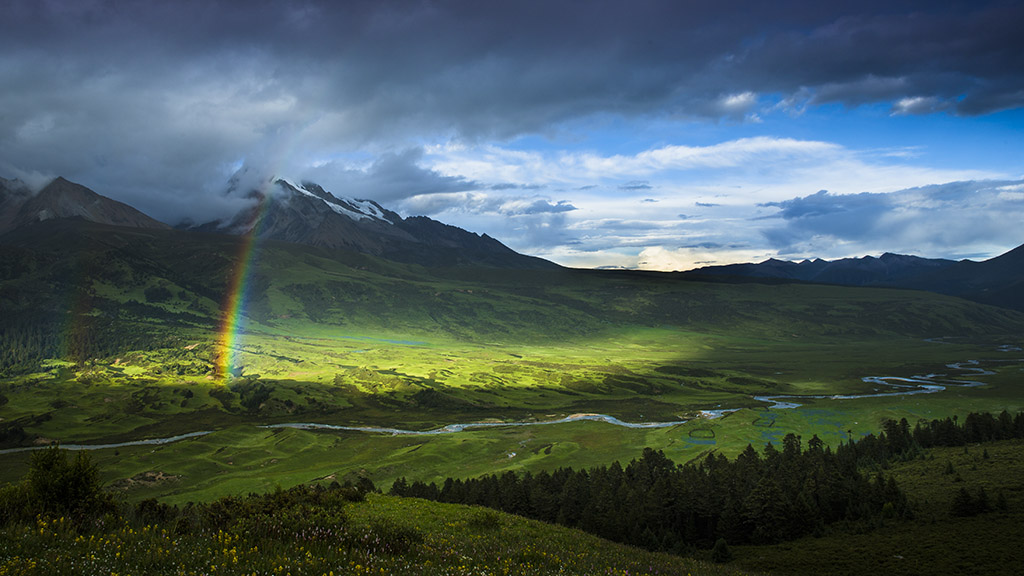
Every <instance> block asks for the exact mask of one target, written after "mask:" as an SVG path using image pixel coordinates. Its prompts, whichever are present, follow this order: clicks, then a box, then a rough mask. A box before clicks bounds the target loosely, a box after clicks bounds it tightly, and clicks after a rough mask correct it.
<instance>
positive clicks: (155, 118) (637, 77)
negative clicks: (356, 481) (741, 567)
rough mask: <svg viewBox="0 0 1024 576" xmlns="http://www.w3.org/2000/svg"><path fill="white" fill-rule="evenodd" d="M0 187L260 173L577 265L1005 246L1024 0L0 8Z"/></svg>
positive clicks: (208, 208)
mask: <svg viewBox="0 0 1024 576" xmlns="http://www.w3.org/2000/svg"><path fill="white" fill-rule="evenodd" d="M0 13H2V15H3V17H2V18H0V87H2V88H0V177H5V178H8V179H10V178H20V179H22V180H23V181H25V182H27V183H28V184H29V185H30V186H35V187H37V188H38V187H41V186H42V185H45V183H46V182H47V181H48V179H51V178H53V177H55V176H58V175H59V176H63V177H65V178H67V179H69V180H72V181H74V182H78V183H80V184H83V185H85V186H88V187H89V188H91V189H93V190H95V191H96V192H99V193H100V194H104V195H106V196H109V197H111V198H114V199H117V200H120V201H122V202H126V203H129V204H131V205H133V206H135V207H136V208H139V209H140V210H142V211H144V212H146V213H147V214H149V215H151V216H153V217H155V218H157V219H160V220H163V221H165V222H168V223H171V224H175V223H178V222H180V221H182V220H186V219H187V220H191V221H194V222H206V221H210V220H213V219H215V218H220V217H224V216H227V215H230V214H231V213H233V212H234V211H236V210H238V209H239V208H241V207H242V205H243V204H244V202H246V200H244V199H242V198H239V197H234V196H232V195H230V194H226V193H225V191H226V189H227V183H228V180H229V179H230V177H231V176H232V175H233V174H234V173H236V171H238V170H239V169H241V168H243V167H244V168H246V169H247V170H249V171H250V173H260V174H265V175H266V176H267V177H270V176H279V177H285V178H288V179H291V180H293V181H296V180H309V181H313V182H317V183H319V184H320V185H322V186H323V187H324V188H326V189H327V190H329V191H331V192H332V193H334V194H335V195H337V196H343V197H355V198H367V199H372V200H376V201H377V202H379V203H380V204H382V205H383V206H385V207H386V208H389V209H392V210H394V211H396V212H398V213H400V214H402V215H403V216H412V215H426V216H430V217H431V218H434V219H437V220H440V221H442V222H445V223H448V224H453V225H457V226H460V227H462V228H465V229H467V230H470V231H473V232H476V233H481V234H482V233H486V234H488V235H490V236H492V237H494V238H497V239H498V240H500V241H502V242H503V243H505V244H506V245H508V246H509V247H511V248H513V249H515V250H517V251H519V252H523V253H526V254H531V255H536V256H541V257H544V258H548V259H550V260H553V261H555V262H558V263H560V264H563V265H567V266H574V267H586V268H592V267H626V268H644V269H659V270H685V269H690V268H694V267H698V266H704V265H711V264H727V263H734V262H750V261H755V262H756V261H761V260H764V259H767V258H781V259H788V260H800V259H804V258H814V257H821V258H827V259H832V258H842V257H856V256H863V255H876V256H877V255H880V254H882V253H884V252H896V253H904V254H917V255H921V256H927V257H944V258H956V259H960V258H971V259H984V258H989V257H992V256H996V255H998V254H1000V253H1002V252H1005V251H1006V250H1009V249H1011V248H1014V247H1016V246H1018V245H1020V244H1022V243H1024V226H1021V224H1022V223H1024V162H1022V157H1024V155H1022V151H1024V34H1021V33H1020V30H1021V29H1022V28H1024V3H1021V2H942V1H928V2H899V1H893V0H888V1H885V2H874V1H872V0H858V1H856V2H846V1H843V0H837V1H831V0H830V1H828V2H822V1H820V0H818V1H814V2H792V1H785V0H775V1H772V2H765V1H757V2H754V1H747V2H736V1H728V0H722V1H718V2H704V1H683V0H664V1H658V0H631V1H628V2H626V1H623V2H609V1H601V0H594V1H558V0H538V1H529V0H526V1H523V0H517V1H515V2H505V1H502V2H497V1H495V2H491V1H481V0H466V1H451V2H440V1H438V2H430V1H408V2H394V1H386V0H368V1H365V2H362V1H357V0H351V1H345V2H327V1H308V2H301V1H292V2H282V1H266V0H262V1H261V0H252V1H245V2H242V1H236V2H225V1H220V2H218V1H215V0H212V1H211V0H179V1H175V2H156V1H150V2H144V1H130V0H129V1H116V2H114V1H102V0H66V1H53V0H51V1H47V0H26V1H22V0H0Z"/></svg>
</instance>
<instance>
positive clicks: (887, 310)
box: [0, 219, 1024, 502]
mask: <svg viewBox="0 0 1024 576" xmlns="http://www.w3.org/2000/svg"><path fill="white" fill-rule="evenodd" d="M3 242H4V248H3V252H2V260H0V262H2V265H0V270H2V271H3V280H2V284H0V301H2V302H3V307H4V316H5V322H4V325H3V330H4V342H5V350H4V359H5V363H4V370H5V372H6V374H7V377H6V378H5V380H4V381H3V384H2V388H0V394H2V395H3V405H2V407H0V413H2V415H3V416H2V417H3V418H4V420H3V421H2V422H0V425H2V437H0V439H2V441H3V443H4V447H5V448H6V449H21V448H26V447H28V448H30V447H32V446H34V445H38V444H40V443H46V442H50V441H59V442H61V443H64V444H89V445H92V444H96V445H102V444H110V443H121V442H126V441H136V440H143V439H147V438H165V437H171V436H176V435H180V434H188V433H194V432H209V434H205V435H202V436H197V437H192V438H188V439H184V440H181V441H180V442H173V443H169V444H162V445H158V446H155V447H154V446H145V445H144V446H137V445H128V446H123V447H117V448H111V449H106V450H97V451H96V453H95V454H96V458H97V461H98V462H100V463H101V464H102V468H103V469H104V470H106V471H107V473H108V474H109V478H108V480H110V481H116V480H119V479H120V480H123V479H132V478H143V479H144V478H158V479H159V480H158V481H153V482H128V483H122V484H119V485H122V486H124V490H126V493H127V494H128V495H129V497H131V498H142V497H149V496H161V497H164V498H167V499H168V500H169V501H177V502H184V501H187V500H193V499H197V498H198V499H205V498H211V497H217V496H223V495H227V494H231V493H235V492H239V491H247V490H266V489H270V488H273V487H274V486H275V485H284V486H288V485H293V484H296V483H299V482H304V481H308V480H310V479H314V478H321V477H330V476H334V477H345V476H346V475H348V476H351V475H359V474H362V475H365V476H367V477H369V478H371V479H372V480H374V481H375V482H378V483H381V482H383V483H385V484H386V483H387V482H390V481H391V480H392V479H394V478H395V477H397V476H399V475H403V476H406V477H409V478H410V479H422V480H440V479H442V478H444V477H446V476H451V475H456V476H473V475H479V474H483V473H491V472H496V471H502V470H538V469H545V468H552V467H557V466H560V465H575V466H584V465H590V464H598V463H603V462H608V461H611V460H615V459H623V460H626V459H629V458H631V457H634V456H635V455H636V454H638V453H639V451H640V450H642V448H644V447H646V446H650V447H655V448H659V449H664V450H665V451H666V453H667V454H669V455H670V456H671V457H672V458H673V459H675V460H677V461H686V460H689V459H691V458H694V457H697V456H699V455H700V454H702V453H704V452H706V451H708V450H716V451H722V452H723V453H726V454H735V453H738V452H739V451H740V450H741V449H742V448H743V447H744V446H745V445H746V444H747V443H748V442H749V443H754V444H762V443H764V442H766V441H773V440H775V441H777V440H779V439H781V437H782V436H783V435H785V433H787V432H789V431H794V432H796V433H803V434H806V435H808V436H809V435H810V434H811V433H817V434H819V436H821V437H822V438H823V439H825V440H826V441H827V442H832V443H834V442H838V441H839V440H841V439H843V438H845V437H847V436H848V435H849V434H850V433H853V434H857V433H859V432H860V431H869V430H873V429H874V428H876V427H877V424H878V421H879V419H880V418H882V417H886V416H887V417H897V418H898V417H904V416H905V417H908V418H911V419H916V418H928V417H934V416H940V415H943V416H944V415H947V414H949V413H951V412H954V413H955V412H957V411H966V410H991V411H999V410H1002V409H1009V410H1011V411H1012V410H1017V409H1019V408H1020V407H1021V406H1022V401H1021V395H1020V393H1019V388H1018V387H1017V386H1018V384H1019V378H1020V376H1019V374H1020V367H1021V365H1022V363H1021V360H1020V356H1021V355H1020V354H1019V353H1016V354H1015V353H1014V352H1013V351H1011V350H1013V348H1014V347H1019V346H1020V344H1021V341H1020V334H1022V333H1024V330H1022V326H1024V315H1022V314H1020V313H1018V312H1014V311H1010V310H1006V309H1001V308H994V307H989V306H983V305H979V304H975V303H971V302H968V301H965V300H961V299H958V298H953V297H948V296H941V295H936V294H932V293H927V292H915V291H907V290H887V289H867V288H849V287H837V286H821V285H807V284H759V283H723V282H702V281H694V280H692V279H688V278H685V277H684V276H682V275H678V274H658V273H640V272H611V271H582V270H569V269H551V270H508V269H500V268H484V267H457V268H427V267H423V266H418V265H414V264H406V263H401V262H395V261H389V260H384V259H379V258H375V257H372V256H369V255H365V254H358V253H354V252H350V251H345V250H336V249H335V250H332V249H326V248H316V247H309V246H304V245H299V244H294V243H286V242H278V241H273V240H265V241H258V242H256V243H255V245H254V246H253V245H250V244H248V239H247V238H245V237H238V236H230V235H221V234H203V233H197V232H185V231H179V230H164V229H142V228H133V229H129V228H124V227H112V226H108V225H103V224H96V223H90V222H85V221H82V220H80V219H66V220H53V221H49V222H43V223H39V224H36V225H33V226H30V227H25V228H22V229H19V230H17V231H15V232H14V233H9V234H7V235H6V236H5V237H4V238H3ZM243 268H245V269H247V271H248V274H247V277H246V279H245V282H244V283H239V282H238V281H237V276H238V271H239V270H240V269H243ZM232 291H236V292H238V298H240V299H241V300H242V301H243V305H242V306H241V307H240V310H242V312H241V313H240V314H238V315H237V317H231V318H229V316H230V315H229V314H227V313H226V312H225V310H226V308H225V306H226V304H225V302H227V301H228V300H229V293H231V292H232ZM229 331H230V332H231V339H230V340H228V339H226V338H225V333H226V332H229ZM968 360H979V361H982V362H983V366H985V368H986V369H989V370H991V371H992V372H994V373H993V374H988V375H984V376H979V377H977V378H975V377H974V375H975V374H976V372H972V371H971V370H956V369H951V368H948V367H947V366H946V365H947V364H950V363H954V362H965V361H968ZM939 372H942V373H946V374H948V379H947V380H949V381H952V382H953V383H952V384H950V385H946V386H945V390H944V391H942V392H938V393H934V394H919V395H908V396H892V395H881V396H879V395H878V394H879V393H885V392H893V391H895V392H899V391H900V390H899V389H897V388H892V387H890V386H888V385H885V384H879V383H878V382H877V381H865V380H864V378H866V377H871V376H876V377H877V376H891V377H911V376H915V375H923V374H932V373H939ZM957 378H960V379H961V380H957ZM965 381H976V382H979V383H981V384H983V385H981V386H968V385H965V384H964V382H965ZM779 395H782V396H790V397H792V396H806V395H810V396H816V398H810V397H809V398H806V399H799V400H797V401H794V399H793V398H789V400H788V401H789V402H790V403H795V404H800V406H799V407H798V408H785V407H782V408H780V405H779V404H778V403H777V402H775V401H772V400H770V399H768V398H766V397H770V396H779ZM858 395H865V397H863V398H859V397H857V396H858ZM723 411H724V412H723ZM574 414H604V415H608V416H611V417H614V418H617V419H619V420H620V421H624V422H626V423H630V424H651V425H653V426H651V427H625V426H620V425H615V424H610V423H607V422H602V421H591V420H583V419H573V420H571V421H569V422H566V423H563V424H553V425H546V426H536V425H533V426H505V427H502V426H494V427H484V428H471V429H468V430H464V431H461V432H455V433H445V434H432V435H410V434H397V435H396V434H394V433H386V432H373V431H360V430H353V429H351V428H393V429H399V430H406V431H411V432H416V431H430V430H434V429H438V428H442V427H444V426H447V425H450V424H465V423H479V422H485V423H491V424H495V423H501V422H520V423H533V422H546V421H554V420H558V419H561V418H565V417H567V416H572V415H574ZM711 416H720V417H717V418H712V417H711ZM279 424H318V425H330V426H335V427H343V428H342V429H338V428H335V429H324V428H320V429H317V428H313V427H286V428H261V427H260V426H265V425H279ZM345 428H348V429H345ZM27 457H28V456H27V453H26V452H8V453H6V454H2V455H0V459H2V460H3V461H4V462H5V463H7V464H8V465H7V466H5V472H4V473H3V474H4V479H8V480H10V479H13V478H15V477H17V476H18V475H19V474H20V473H22V472H24V469H25V468H24V467H25V465H26V462H27ZM147 474H148V475H149V476H147Z"/></svg>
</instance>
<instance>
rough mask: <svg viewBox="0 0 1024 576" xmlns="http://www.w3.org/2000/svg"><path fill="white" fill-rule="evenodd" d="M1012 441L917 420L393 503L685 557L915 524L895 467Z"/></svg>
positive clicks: (980, 428)
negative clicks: (884, 524) (828, 439)
mask: <svg viewBox="0 0 1024 576" xmlns="http://www.w3.org/2000/svg"><path fill="white" fill-rule="evenodd" d="M1010 438H1024V412H1022V413H1018V414H1017V415H1016V416H1012V415H1010V414H1009V413H1008V412H1006V411H1004V412H1002V413H1001V414H999V415H997V416H994V415H992V414H990V413H971V414H968V415H967V416H966V417H965V418H963V419H962V420H960V419H958V418H957V417H955V416H954V417H950V418H945V419H937V420H932V421H922V422H919V423H917V424H916V425H915V426H914V427H913V428H911V427H910V425H909V423H908V422H907V420H906V419H902V420H900V421H895V420H884V421H883V422H882V431H881V432H880V433H879V434H878V435H875V434H868V435H866V436H864V437H862V438H860V439H852V438H851V439H849V440H848V441H846V442H841V443H840V444H839V445H838V446H837V447H836V448H835V450H833V449H832V448H831V447H829V446H826V445H825V443H824V442H823V441H822V440H821V439H819V438H818V437H817V436H816V435H815V436H814V437H812V438H811V439H810V441H808V442H807V446H806V447H804V446H803V444H802V441H801V438H800V437H799V436H796V435H794V434H788V435H786V436H785V437H784V438H783V440H782V443H781V450H780V449H779V448H777V447H776V446H775V445H773V444H771V443H769V444H767V445H765V446H764V448H763V449H762V450H761V451H758V450H755V449H754V448H753V446H751V445H748V446H747V447H746V449H744V450H743V452H741V453H740V454H739V455H738V456H737V457H736V458H735V459H733V460H729V459H727V458H726V457H725V456H723V455H721V454H708V455H707V456H706V457H704V458H702V459H700V460H698V461H695V462H691V463H687V464H683V465H679V464H676V463H674V462H673V461H671V460H670V459H669V458H668V457H666V456H665V454H664V453H663V452H661V451H655V450H652V449H650V448H647V449H645V450H644V451H643V454H642V455H641V456H640V458H639V459H635V460H633V461H631V462H629V463H628V464H627V465H626V466H622V465H621V464H620V463H618V462H616V463H614V464H612V465H610V466H599V467H595V468H589V469H585V470H574V469H572V468H559V469H557V470H554V471H553V472H548V471H541V472H538V473H532V472H524V473H522V474H516V473H514V472H505V473H503V474H491V475H487V476H482V477H479V478H470V479H455V478H448V479H446V480H445V481H444V482H443V483H442V484H441V485H440V486H438V485H437V484H436V483H430V484H426V483H423V482H420V481H415V482H409V481H408V480H407V479H405V478H399V479H398V480H396V481H395V483H394V484H393V485H392V487H391V490H390V493H391V494H395V495H400V496H411V497H418V498H425V499H429V500H435V501H441V502H451V503H459V504H474V505H480V506H487V507H490V508H495V509H499V510H503V511H505V512H510V513H513V514H519V515H522V516H526V517H529V518H534V519H538V520H543V521H545V522H552V523H557V524H562V525H565V526H569V527H573V528H579V529H582V530H585V531H587V532H591V533H593V534H597V535H598V536H602V537H604V538H608V539H610V540H614V541H617V542H623V543H627V544H632V545H635V546H641V547H644V548H647V549H651V550H663V551H671V552H677V553H680V552H686V551H689V550H692V549H694V548H709V547H711V546H712V544H714V543H715V542H716V541H718V540H720V539H724V540H725V541H727V542H729V543H731V544H742V543H753V544H763V543H773V542H779V541H783V540H791V539H795V538H799V537H801V536H805V535H808V534H821V533H824V532H825V531H826V530H828V529H830V527H832V526H835V525H844V526H846V527H849V528H852V529H869V528H870V527H872V526H874V525H876V524H878V523H879V522H880V521H881V520H882V519H885V518H895V517H909V516H911V515H912V510H911V507H910V505H909V503H908V501H907V497H906V495H905V493H904V492H903V490H902V489H901V488H900V487H899V486H898V485H897V484H896V482H895V480H894V479H893V478H892V477H891V476H888V477H887V476H886V475H885V472H884V470H885V469H886V468H888V466H889V464H890V463H891V462H893V461H896V460H901V459H909V458H915V457H921V456H922V455H923V450H925V449H927V448H931V447H934V446H960V445H964V444H966V443H976V442H985V441H992V440H1000V439H1010ZM872 471H873V472H872ZM954 513H956V510H954Z"/></svg>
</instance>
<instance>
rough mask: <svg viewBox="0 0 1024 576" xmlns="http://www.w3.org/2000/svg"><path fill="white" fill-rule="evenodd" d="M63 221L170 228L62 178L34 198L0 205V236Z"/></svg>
mask: <svg viewBox="0 0 1024 576" xmlns="http://www.w3.org/2000/svg"><path fill="white" fill-rule="evenodd" d="M7 182H11V181H10V180H7V181H5V183H7ZM25 190H27V188H25ZM62 218H81V219H83V220H86V221H89V222H96V223H99V224H110V225H113V226H126V227H130V228H156V229H162V228H168V226H167V225H166V224H164V223H163V222H159V221H157V220H154V219H153V218H150V217H149V216H146V215H145V214H143V213H142V212H139V211H138V210H136V209H135V208H132V207H131V206H129V205H127V204H124V203H122V202H118V201H117V200H113V199H111V198H107V197H106V196H102V195H100V194H97V193H96V192H93V191H92V190H90V189H88V188H86V187H85V186H82V185H81V184H76V183H74V182H71V181H70V180H67V179H65V178H63V177H60V176H58V177H57V178H54V179H53V181H52V182H50V183H49V184H47V185H46V186H45V187H43V189H42V190H40V191H39V192H38V193H37V194H35V195H34V196H33V195H31V194H22V195H19V196H17V197H9V198H8V199H7V200H5V201H2V202H0V233H3V232H7V231H8V230H13V229H15V228H20V227H22V226H30V225H32V224H35V223H37V222H43V221H45V220H53V219H62Z"/></svg>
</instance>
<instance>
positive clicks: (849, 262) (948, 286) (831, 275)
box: [685, 246, 1024, 310]
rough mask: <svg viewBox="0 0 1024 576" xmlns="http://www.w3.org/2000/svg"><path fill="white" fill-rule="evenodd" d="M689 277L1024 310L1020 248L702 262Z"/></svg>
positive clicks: (1023, 251)
mask: <svg viewBox="0 0 1024 576" xmlns="http://www.w3.org/2000/svg"><path fill="white" fill-rule="evenodd" d="M685 274H686V275H687V276H690V277H698V278H699V277H709V276H710V277H735V278H755V279H776V280H795V281H804V282H816V283H820V284H838V285H841V286H875V287H884V288H910V289H915V290H927V291H929V292H936V293H939V294H947V295H950V296H959V297H961V298H966V299H968V300H974V301H975V302H982V303H985V304H992V305H996V306H1002V307H1004V308H1013V309H1016V310H1024V246H1020V247H1018V248H1015V249H1013V250H1011V251H1009V252H1007V253H1006V254H1003V255H1001V256H997V257H995V258H992V259H989V260H985V261H983V262H974V261H971V260H961V261H959V262H958V261H955V260H945V259H937V258H920V257H918V256H907V255H902V254H890V253H886V254H882V255H881V256H880V257H878V258H875V257H873V256H864V257H863V258H843V259H841V260H832V261H827V260H821V259H815V260H804V261H802V262H789V261H784V260H776V259H774V258H772V259H768V260H765V261H764V262H761V263H759V264H730V265H726V266H708V267H705V268H698V269H696V270H691V271H689V272H686V273H685Z"/></svg>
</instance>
